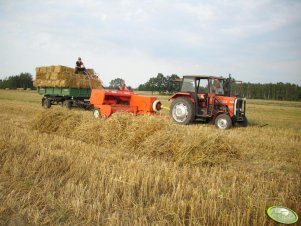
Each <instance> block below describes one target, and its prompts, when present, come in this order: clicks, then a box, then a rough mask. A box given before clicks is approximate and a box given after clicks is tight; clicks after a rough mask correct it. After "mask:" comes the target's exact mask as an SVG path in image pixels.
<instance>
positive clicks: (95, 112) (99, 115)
mask: <svg viewBox="0 0 301 226" xmlns="http://www.w3.org/2000/svg"><path fill="white" fill-rule="evenodd" d="M93 116H94V117H95V118H101V113H100V109H99V108H95V109H94V110H93Z"/></svg>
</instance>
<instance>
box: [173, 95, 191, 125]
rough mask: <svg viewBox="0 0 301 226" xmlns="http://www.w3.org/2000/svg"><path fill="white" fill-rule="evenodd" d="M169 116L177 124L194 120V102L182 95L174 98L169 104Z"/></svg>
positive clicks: (185, 123)
mask: <svg viewBox="0 0 301 226" xmlns="http://www.w3.org/2000/svg"><path fill="white" fill-rule="evenodd" d="M170 116H171V117H172V119H173V121H174V122H176V123H177V124H182V125H187V124H190V123H192V122H193V121H194V120H195V106H194V103H193V102H192V101H191V100H189V99H187V98H184V97H178V98H176V99H175V100H174V101H173V102H172V103H171V105H170Z"/></svg>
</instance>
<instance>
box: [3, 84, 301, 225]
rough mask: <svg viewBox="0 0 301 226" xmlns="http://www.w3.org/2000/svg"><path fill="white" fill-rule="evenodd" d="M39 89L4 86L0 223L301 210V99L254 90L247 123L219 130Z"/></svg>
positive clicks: (180, 220)
mask: <svg viewBox="0 0 301 226" xmlns="http://www.w3.org/2000/svg"><path fill="white" fill-rule="evenodd" d="M40 99H41V96H39V95H38V94H36V93H32V92H26V91H23V92H20V91H19V92H18V91H6V90H0V119H1V124H0V128H1V133H0V152H1V154H0V225H114V226H115V225H275V223H274V222H273V221H272V220H270V219H269V218H268V217H267V215H266V209H267V208H268V207H270V206H273V205H284V206H287V207H289V208H291V209H293V210H295V212H297V213H298V214H299V216H300V214H301V205H300V204H301V179H300V178H301V175H300V174H301V173H300V172H301V148H300V147H301V103H299V102H276V101H274V102H273V101H270V102H267V101H252V100H251V101H249V102H248V104H247V115H248V118H249V121H250V126H249V127H247V128H234V129H231V130H229V131H220V130H217V129H215V127H214V126H212V125H202V124H196V125H190V126H179V125H174V124H173V123H171V122H170V121H169V120H168V119H167V118H166V117H165V116H164V115H165V114H164V113H163V116H158V117H154V116H137V117H135V116H132V115H130V114H127V113H116V114H113V116H112V117H111V118H109V119H106V120H104V119H101V120H96V119H94V118H93V117H92V113H91V112H88V111H82V110H76V109H72V110H71V111H68V110H66V109H62V108H61V107H60V106H53V107H52V108H51V109H47V110H45V109H42V107H41V106H40V105H41V104H40ZM165 105H166V104H165ZM267 124H268V125H267ZM298 223H300V220H299V222H298ZM296 225H297V224H296Z"/></svg>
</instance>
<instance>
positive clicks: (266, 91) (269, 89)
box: [242, 82, 301, 100]
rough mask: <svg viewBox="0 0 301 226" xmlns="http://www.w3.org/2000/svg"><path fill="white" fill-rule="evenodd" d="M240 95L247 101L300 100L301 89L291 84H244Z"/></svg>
mask: <svg viewBox="0 0 301 226" xmlns="http://www.w3.org/2000/svg"><path fill="white" fill-rule="evenodd" d="M242 95H243V96H244V97H247V98H249V99H265V100H301V87H300V86H298V85H295V84H291V83H282V82H278V83H276V84H273V83H268V84H260V83H256V84H253V83H244V84H242Z"/></svg>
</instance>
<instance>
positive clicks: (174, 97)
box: [168, 92, 195, 103]
mask: <svg viewBox="0 0 301 226" xmlns="http://www.w3.org/2000/svg"><path fill="white" fill-rule="evenodd" d="M178 97H186V98H188V99H189V100H191V101H192V102H193V103H195V100H194V98H193V97H192V95H191V93H182V92H179V93H175V94H174V95H172V96H171V97H170V98H168V100H169V101H170V100H173V99H176V98H178Z"/></svg>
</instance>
